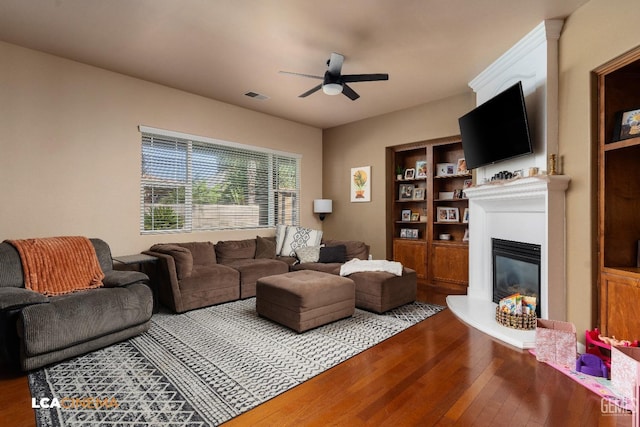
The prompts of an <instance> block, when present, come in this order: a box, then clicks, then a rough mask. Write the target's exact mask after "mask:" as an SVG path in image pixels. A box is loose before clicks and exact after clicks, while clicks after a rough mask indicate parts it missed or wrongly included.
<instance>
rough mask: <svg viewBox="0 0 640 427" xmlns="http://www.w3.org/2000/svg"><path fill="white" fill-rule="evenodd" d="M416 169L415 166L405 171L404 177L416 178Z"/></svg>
mask: <svg viewBox="0 0 640 427" xmlns="http://www.w3.org/2000/svg"><path fill="white" fill-rule="evenodd" d="M415 177H416V170H415V169H414V168H409V169H406V170H405V171H404V179H415Z"/></svg>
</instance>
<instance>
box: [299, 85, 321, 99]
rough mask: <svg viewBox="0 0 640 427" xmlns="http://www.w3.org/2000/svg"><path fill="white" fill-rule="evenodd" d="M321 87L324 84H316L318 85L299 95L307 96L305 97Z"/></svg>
mask: <svg viewBox="0 0 640 427" xmlns="http://www.w3.org/2000/svg"><path fill="white" fill-rule="evenodd" d="M321 87H322V84H319V85H318V86H316V87H314V88H312V89H309V90H308V91H306V92H305V93H303V94H302V95H298V98H305V97H307V96H309V95H311V94H312V93H314V92H317V91H319V90H320V88H321Z"/></svg>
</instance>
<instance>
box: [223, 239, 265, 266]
mask: <svg viewBox="0 0 640 427" xmlns="http://www.w3.org/2000/svg"><path fill="white" fill-rule="evenodd" d="M255 257H256V239H245V240H223V241H220V242H218V243H216V258H217V259H218V262H219V263H220V264H225V265H228V264H229V263H231V262H233V261H237V260H239V259H254V258H255Z"/></svg>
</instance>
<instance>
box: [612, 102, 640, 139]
mask: <svg viewBox="0 0 640 427" xmlns="http://www.w3.org/2000/svg"><path fill="white" fill-rule="evenodd" d="M614 123H615V125H614V128H613V141H614V142H615V141H622V140H623V139H629V138H636V137H638V136H640V107H638V108H634V109H633V110H626V111H618V112H617V113H616V115H615V122H614Z"/></svg>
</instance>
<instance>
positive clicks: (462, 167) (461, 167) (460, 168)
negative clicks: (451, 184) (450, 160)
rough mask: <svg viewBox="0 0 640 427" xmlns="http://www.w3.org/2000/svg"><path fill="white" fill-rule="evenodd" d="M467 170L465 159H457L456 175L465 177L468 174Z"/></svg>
mask: <svg viewBox="0 0 640 427" xmlns="http://www.w3.org/2000/svg"><path fill="white" fill-rule="evenodd" d="M468 173H469V171H468V170H467V161H466V160H465V159H458V164H457V165H456V174H458V175H465V174H468Z"/></svg>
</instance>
